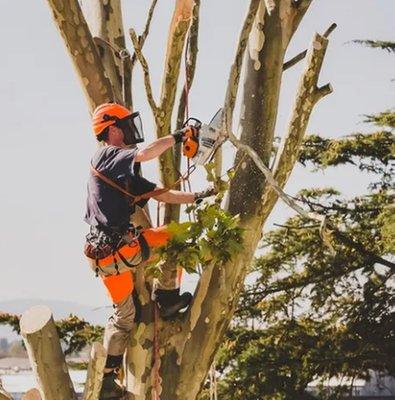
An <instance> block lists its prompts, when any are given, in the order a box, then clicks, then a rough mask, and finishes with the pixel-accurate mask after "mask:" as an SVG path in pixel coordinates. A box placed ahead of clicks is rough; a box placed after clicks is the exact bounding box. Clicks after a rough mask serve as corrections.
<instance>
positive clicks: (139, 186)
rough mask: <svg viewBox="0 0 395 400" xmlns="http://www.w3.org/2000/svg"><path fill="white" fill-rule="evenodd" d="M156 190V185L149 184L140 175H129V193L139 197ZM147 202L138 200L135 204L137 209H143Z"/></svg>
mask: <svg viewBox="0 0 395 400" xmlns="http://www.w3.org/2000/svg"><path fill="white" fill-rule="evenodd" d="M155 188H156V183H153V182H150V181H149V180H148V179H145V178H143V177H142V176H140V175H134V174H133V175H131V177H130V185H129V191H130V193H132V194H134V195H135V196H140V195H142V194H145V193H148V192H152V191H153V190H155ZM147 201H148V199H147V200H140V201H138V202H137V203H136V204H137V205H138V206H139V207H144V206H145V205H146V204H147Z"/></svg>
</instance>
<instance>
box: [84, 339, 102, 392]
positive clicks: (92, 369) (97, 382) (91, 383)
mask: <svg viewBox="0 0 395 400" xmlns="http://www.w3.org/2000/svg"><path fill="white" fill-rule="evenodd" d="M106 358H107V351H106V349H105V348H104V346H103V345H102V344H101V343H98V342H95V343H93V344H92V349H91V353H90V359H89V366H88V373H87V377H86V382H85V390H84V394H83V396H82V400H98V399H99V394H100V389H101V386H102V381H103V372H104V366H105V364H106Z"/></svg>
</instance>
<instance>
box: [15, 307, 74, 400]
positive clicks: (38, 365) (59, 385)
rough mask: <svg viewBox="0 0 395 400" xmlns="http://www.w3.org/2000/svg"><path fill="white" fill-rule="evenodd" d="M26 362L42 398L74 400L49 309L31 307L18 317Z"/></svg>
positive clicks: (48, 399) (72, 389)
mask: <svg viewBox="0 0 395 400" xmlns="http://www.w3.org/2000/svg"><path fill="white" fill-rule="evenodd" d="M20 327H21V335H22V337H23V341H24V343H25V346H26V349H27V352H28V355H29V359H30V364H31V366H32V368H33V371H34V373H35V375H36V378H37V382H38V386H39V389H40V393H41V396H42V397H43V399H45V400H76V399H77V397H76V394H75V392H74V388H73V383H72V382H71V379H70V375H69V371H68V368H67V365H66V361H65V357H64V354H63V351H62V348H61V346H60V341H59V336H58V332H57V330H56V326H55V322H54V320H53V318H52V313H51V310H50V309H49V308H48V307H46V306H35V307H32V308H30V309H29V310H27V311H26V312H25V313H24V314H23V315H22V317H21V320H20Z"/></svg>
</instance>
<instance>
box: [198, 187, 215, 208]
mask: <svg viewBox="0 0 395 400" xmlns="http://www.w3.org/2000/svg"><path fill="white" fill-rule="evenodd" d="M217 193H218V192H217V191H216V190H215V188H213V187H210V188H208V189H206V190H202V191H201V192H196V193H195V203H196V204H200V203H201V202H202V201H203V199H205V198H207V197H211V196H214V195H216V194H217Z"/></svg>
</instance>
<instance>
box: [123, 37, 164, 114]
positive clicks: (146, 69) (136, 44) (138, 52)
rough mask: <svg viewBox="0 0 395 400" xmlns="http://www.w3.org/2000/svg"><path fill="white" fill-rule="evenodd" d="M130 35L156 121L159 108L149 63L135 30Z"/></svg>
mask: <svg viewBox="0 0 395 400" xmlns="http://www.w3.org/2000/svg"><path fill="white" fill-rule="evenodd" d="M129 33H130V38H131V39H132V42H133V47H134V51H135V53H136V56H137V58H138V60H139V62H140V64H141V67H142V68H143V73H144V85H145V91H146V94H147V100H148V103H149V105H150V107H151V110H152V113H153V114H154V117H155V120H156V119H157V117H158V107H157V105H156V103H155V100H154V96H153V93H152V86H151V77H150V73H149V67H148V63H147V60H146V59H145V57H144V55H143V53H142V51H141V47H140V44H139V42H138V39H137V35H136V32H135V31H134V29H130V30H129Z"/></svg>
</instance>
